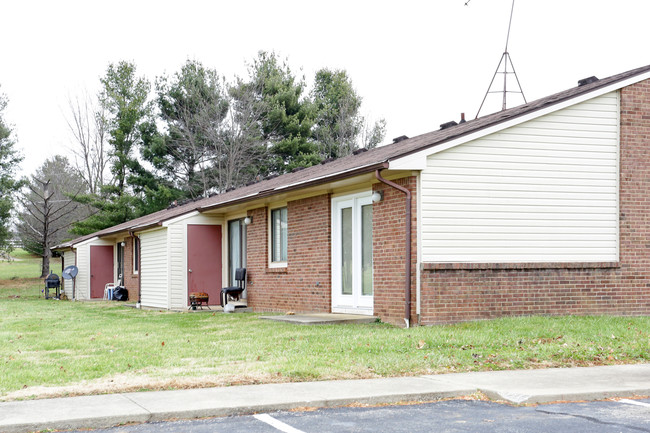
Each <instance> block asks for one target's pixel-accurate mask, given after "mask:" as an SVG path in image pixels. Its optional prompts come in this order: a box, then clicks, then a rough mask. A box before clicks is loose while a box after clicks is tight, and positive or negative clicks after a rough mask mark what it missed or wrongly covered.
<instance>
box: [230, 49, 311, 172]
mask: <svg viewBox="0 0 650 433" xmlns="http://www.w3.org/2000/svg"><path fill="white" fill-rule="evenodd" d="M248 73H249V76H248V79H247V80H241V79H240V80H238V82H237V84H236V86H234V88H233V89H232V94H233V96H234V98H235V99H236V100H238V101H239V100H247V99H248V100H255V101H256V104H257V106H258V110H259V111H260V112H261V113H262V116H261V119H260V125H259V126H260V130H261V132H262V139H263V141H264V142H265V144H266V146H267V148H268V149H269V152H270V155H271V157H270V159H269V160H268V162H267V165H266V167H264V168H263V171H267V172H269V173H274V174H282V173H285V172H287V171H291V170H292V169H294V168H296V167H308V166H310V165H313V164H316V163H318V162H320V160H321V159H320V157H319V156H318V148H317V146H316V144H315V143H314V142H313V141H312V140H311V128H312V125H313V117H314V113H313V107H312V104H311V103H310V101H309V99H308V98H305V97H303V91H304V89H305V83H304V80H298V79H296V77H295V76H294V75H293V73H292V72H291V69H290V68H289V66H288V65H287V63H286V61H281V60H280V59H279V58H278V56H277V55H276V54H275V53H267V52H264V51H261V52H260V53H258V56H257V58H256V59H255V60H254V61H253V63H252V64H251V65H250V66H249V71H248Z"/></svg>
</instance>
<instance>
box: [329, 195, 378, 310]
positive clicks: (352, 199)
mask: <svg viewBox="0 0 650 433" xmlns="http://www.w3.org/2000/svg"><path fill="white" fill-rule="evenodd" d="M370 196H371V192H367V193H362V194H352V195H346V196H343V197H336V198H333V199H332V312H333V313H354V314H367V315H372V314H373V287H372V200H371V198H370Z"/></svg>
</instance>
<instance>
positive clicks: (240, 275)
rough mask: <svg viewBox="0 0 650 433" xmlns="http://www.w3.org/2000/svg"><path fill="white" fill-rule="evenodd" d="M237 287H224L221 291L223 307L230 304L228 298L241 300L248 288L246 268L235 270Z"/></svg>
mask: <svg viewBox="0 0 650 433" xmlns="http://www.w3.org/2000/svg"><path fill="white" fill-rule="evenodd" d="M235 281H236V284H237V285H236V286H231V287H224V288H222V289H221V299H220V300H221V306H222V307H225V306H226V304H228V297H230V298H231V299H234V300H237V301H238V300H239V297H240V296H241V294H242V292H243V291H244V289H245V288H246V268H237V269H236V270H235Z"/></svg>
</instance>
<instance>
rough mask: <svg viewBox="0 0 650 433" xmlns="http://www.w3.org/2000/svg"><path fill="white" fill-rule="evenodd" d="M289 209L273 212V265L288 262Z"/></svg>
mask: <svg viewBox="0 0 650 433" xmlns="http://www.w3.org/2000/svg"><path fill="white" fill-rule="evenodd" d="M287 243H288V236H287V208H286V207H281V208H277V209H272V210H271V263H276V264H281V263H286V262H287Z"/></svg>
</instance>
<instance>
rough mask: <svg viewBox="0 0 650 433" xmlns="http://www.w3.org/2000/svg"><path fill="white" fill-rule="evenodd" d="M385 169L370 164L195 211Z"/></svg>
mask: <svg viewBox="0 0 650 433" xmlns="http://www.w3.org/2000/svg"><path fill="white" fill-rule="evenodd" d="M385 168H388V163H387V162H378V163H373V164H369V165H366V166H363V167H358V168H354V169H350V170H343V171H339V172H337V173H334V174H331V175H326V176H321V177H318V178H314V179H310V180H306V181H301V182H296V183H292V184H289V185H281V186H278V187H275V188H270V189H266V190H262V191H260V192H258V193H257V194H249V195H247V196H244V197H241V198H236V199H233V200H228V201H223V202H220V203H215V204H211V205H206V206H202V207H199V208H197V209H195V210H198V211H199V212H206V211H209V210H212V209H217V208H220V207H223V206H226V205H229V206H231V205H234V204H239V203H245V202H249V201H252V200H256V199H260V198H264V197H270V196H273V195H275V194H279V193H281V192H287V191H293V190H298V189H303V188H307V187H309V186H315V185H321V184H324V183H328V182H333V181H336V180H341V179H347V178H349V177H353V176H356V175H359V174H365V173H372V172H373V171H375V170H383V169H385Z"/></svg>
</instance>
